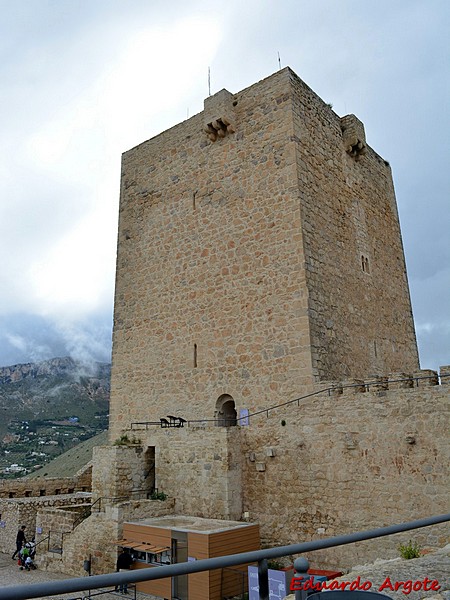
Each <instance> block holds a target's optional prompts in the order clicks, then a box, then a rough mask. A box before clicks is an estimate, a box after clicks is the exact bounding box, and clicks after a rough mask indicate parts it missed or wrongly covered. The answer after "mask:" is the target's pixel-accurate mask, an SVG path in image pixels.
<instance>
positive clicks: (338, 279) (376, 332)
mask: <svg viewBox="0 0 450 600" xmlns="http://www.w3.org/2000/svg"><path fill="white" fill-rule="evenodd" d="M291 85H292V102H293V120H294V132H295V135H294V139H295V141H296V158H297V169H298V190H299V198H300V204H301V209H302V210H301V212H302V217H301V221H302V223H301V226H302V230H303V239H304V248H305V250H304V252H305V265H306V283H307V287H308V298H309V317H310V325H311V345H312V355H313V358H312V361H313V367H314V374H315V376H316V378H317V379H323V380H326V379H334V378H344V377H367V376H369V375H372V374H376V373H389V372H394V371H399V370H400V369H405V370H415V369H418V368H419V362H418V353H417V346H416V338H415V332H414V323H413V318H412V309H411V303H410V298H409V290H408V282H407V277H406V266H405V260H404V254H403V246H402V240H401V234H400V226H399V221H398V214H397V206H396V200H395V194H394V189H393V182H392V176H391V171H390V167H389V165H388V163H386V161H384V160H383V159H382V158H381V157H380V156H378V155H377V154H376V153H375V152H374V151H373V150H372V149H371V148H370V147H369V146H367V145H366V143H365V135H364V126H363V124H362V123H361V122H360V121H358V120H357V119H356V117H354V116H353V115H348V116H347V117H344V118H342V119H340V118H339V117H338V116H337V115H336V113H334V112H333V110H332V109H331V107H330V106H329V105H327V104H326V103H325V102H324V101H323V100H321V99H320V98H319V97H318V96H317V95H316V94H315V93H314V92H313V91H312V90H311V89H310V88H308V86H307V85H306V84H305V83H303V82H302V81H301V80H300V79H299V78H298V77H297V76H296V75H295V74H294V73H291ZM352 126H354V127H355V128H356V133H355V140H354V141H356V140H357V139H360V145H361V146H362V148H361V150H362V152H363V153H362V154H360V155H356V156H355V155H353V154H350V153H349V152H348V146H346V144H345V140H346V131H347V130H348V128H350V127H352ZM346 127H347V129H345V128H346ZM343 130H344V131H343ZM358 130H359V131H358Z"/></svg>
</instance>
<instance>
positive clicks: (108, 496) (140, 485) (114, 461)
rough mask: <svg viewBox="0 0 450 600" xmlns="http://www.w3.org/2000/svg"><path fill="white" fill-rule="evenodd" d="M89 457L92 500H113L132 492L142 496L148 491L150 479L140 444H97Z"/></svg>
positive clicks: (123, 497) (132, 494)
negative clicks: (91, 460) (91, 467)
mask: <svg viewBox="0 0 450 600" xmlns="http://www.w3.org/2000/svg"><path fill="white" fill-rule="evenodd" d="M93 460H94V465H95V468H94V471H93V475H92V493H93V500H94V502H96V500H97V499H98V498H102V503H103V504H104V503H105V502H106V503H110V502H111V501H113V502H117V501H118V500H119V499H122V500H124V499H126V498H132V497H133V496H134V495H137V496H138V497H144V498H145V497H146V494H147V493H150V492H151V491H152V488H153V481H151V482H149V481H148V473H147V472H146V464H145V455H144V451H143V448H142V446H141V445H139V446H138V445H134V446H97V447H95V448H94V451H93Z"/></svg>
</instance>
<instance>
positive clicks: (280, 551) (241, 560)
mask: <svg viewBox="0 0 450 600" xmlns="http://www.w3.org/2000/svg"><path fill="white" fill-rule="evenodd" d="M448 521H450V513H447V514H444V515H437V516H434V517H427V518H424V519H418V520H416V521H409V522H407V523H400V524H397V525H388V526H387V527H381V528H378V529H371V530H367V531H359V532H356V533H350V534H346V535H340V536H335V537H331V538H327V539H321V540H315V541H312V542H303V543H301V544H291V545H289V546H279V547H278V548H266V549H265V550H254V551H252V552H243V553H240V554H231V555H228V556H220V557H218V558H207V559H202V560H196V561H192V562H184V563H178V564H174V565H167V566H163V567H154V568H148V569H137V570H135V571H129V572H122V573H109V574H107V575H93V576H92V577H89V578H86V577H83V578H77V579H65V580H59V581H49V582H45V583H36V584H32V585H18V586H8V587H4V588H2V589H0V600H26V599H29V598H40V597H42V596H53V595H58V594H67V593H70V592H79V591H82V590H86V589H89V590H93V589H99V588H101V587H107V586H116V585H119V584H121V583H125V582H126V583H138V582H140V581H153V580H154V579H165V578H167V577H176V576H179V575H188V574H190V573H200V572H202V571H211V570H213V569H221V568H224V567H233V566H236V565H242V564H247V563H253V562H259V563H261V562H262V561H264V560H268V559H271V558H280V557H282V556H289V555H292V554H302V553H304V552H312V551H314V550H321V549H323V548H332V547H334V546H343V545H345V544H352V543H354V542H361V541H364V540H370V539H373V538H378V537H384V536H386V535H392V534H394V533H401V532H403V531H410V530H411V529H419V528H421V527H429V526H430V525H437V524H439V523H445V522H448ZM266 582H267V570H266Z"/></svg>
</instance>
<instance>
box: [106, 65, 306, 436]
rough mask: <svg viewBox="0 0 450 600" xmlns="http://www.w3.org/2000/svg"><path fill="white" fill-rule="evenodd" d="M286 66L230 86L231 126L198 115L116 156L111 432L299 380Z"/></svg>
mask: <svg viewBox="0 0 450 600" xmlns="http://www.w3.org/2000/svg"><path fill="white" fill-rule="evenodd" d="M289 73H290V72H289V70H283V71H280V73H279V74H277V75H276V76H273V77H271V78H268V79H267V80H265V81H264V82H261V83H260V84H257V85H255V86H252V87H251V88H248V89H247V90H244V91H242V92H240V93H239V94H235V95H234V96H232V98H233V102H232V108H233V111H234V117H233V118H234V120H235V122H234V124H233V125H234V127H235V133H228V132H227V133H224V134H223V135H224V137H223V138H220V137H219V138H218V139H217V140H216V141H215V142H213V141H212V140H211V139H210V137H209V134H207V133H205V131H204V117H203V115H202V114H199V115H196V116H195V117H192V118H191V119H189V120H187V121H185V122H184V123H182V124H180V125H177V126H176V127H173V128H172V129H170V130H168V131H166V132H164V133H163V134H161V135H160V136H157V137H155V138H153V139H151V140H149V141H147V142H144V143H143V144H141V145H140V146H138V147H136V148H134V149H132V150H130V151H129V152H127V153H125V154H124V156H123V164H122V184H121V203H120V222H119V241H118V261H117V279H116V297H115V324H114V339H113V368H112V390H111V418H110V432H111V440H114V439H115V438H117V437H118V436H119V435H120V433H121V432H122V431H123V430H126V429H128V428H129V426H130V423H131V422H136V421H154V420H158V419H159V418H160V417H164V416H165V415H166V414H174V415H180V416H182V417H184V418H189V417H190V416H191V415H192V414H193V413H196V414H198V413H201V414H202V415H203V416H204V417H209V418H213V417H214V414H215V411H216V408H217V407H216V402H217V400H218V398H219V397H220V396H221V395H223V394H230V395H231V396H232V397H233V399H234V400H235V403H236V406H237V408H238V411H239V409H241V408H250V409H252V408H255V407H256V406H258V405H260V403H261V401H262V400H263V399H264V400H265V399H266V398H267V397H268V395H270V394H273V393H274V392H276V393H277V395H278V396H281V397H285V396H287V395H290V394H292V393H297V392H298V390H299V389H301V388H302V387H304V386H307V385H310V383H311V374H312V373H311V358H310V337H309V325H308V301H307V297H306V289H305V273H304V257H303V241H302V227H301V214H300V203H299V199H298V189H297V188H298V185H297V165H296V156H295V143H294V141H293V140H292V133H293V128H292V100H291V94H290V75H289ZM222 100H223V98H222V96H221V94H219V95H218V99H217V103H216V105H215V97H211V98H209V99H208V103H207V104H208V110H207V113H208V115H209V116H208V117H205V118H206V119H210V118H212V117H211V115H212V114H214V111H216V112H217V113H220V112H221V111H223V110H224V109H223V103H222ZM233 105H234V106H233ZM219 117H220V114H217V118H219ZM213 121H214V119H213ZM211 122H212V121H211ZM221 122H222V121H221ZM221 131H222V132H223V131H224V130H223V129H221ZM211 135H212V137H214V134H211ZM131 365H133V368H131ZM150 382H151V383H150Z"/></svg>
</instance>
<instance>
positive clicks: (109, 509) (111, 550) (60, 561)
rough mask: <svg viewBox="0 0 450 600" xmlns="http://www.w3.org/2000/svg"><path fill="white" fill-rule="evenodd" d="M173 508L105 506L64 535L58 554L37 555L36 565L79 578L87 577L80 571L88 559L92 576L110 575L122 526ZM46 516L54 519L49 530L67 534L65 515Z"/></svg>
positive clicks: (142, 503) (151, 503)
mask: <svg viewBox="0 0 450 600" xmlns="http://www.w3.org/2000/svg"><path fill="white" fill-rule="evenodd" d="M173 509H174V500H173V499H172V500H171V499H167V500H165V501H164V502H161V501H159V500H135V501H129V502H122V503H120V504H115V505H111V504H110V505H106V506H105V507H104V510H101V511H98V512H97V511H96V512H93V513H92V514H91V515H90V516H89V517H88V518H87V519H86V520H84V521H82V522H81V523H80V524H79V525H78V526H77V527H76V528H75V529H73V531H71V532H70V533H67V534H65V535H64V537H63V545H62V549H63V552H62V554H61V555H59V554H53V553H40V555H39V566H40V568H44V569H49V570H52V571H57V572H61V573H66V574H68V575H72V576H74V577H81V576H83V575H86V572H85V571H84V569H83V564H84V561H85V560H90V561H91V575H100V574H102V573H112V572H114V571H115V570H116V561H117V555H118V551H119V547H118V546H117V543H116V542H117V541H118V540H119V539H122V537H123V533H122V532H123V523H124V522H126V521H133V520H139V519H145V518H152V517H159V516H163V515H168V514H172V513H173ZM59 512H62V511H59ZM49 517H50V518H52V519H53V522H52V524H51V525H52V527H55V525H56V523H58V524H59V525H58V526H59V527H60V528H63V527H66V529H65V530H67V531H69V529H68V528H67V527H68V524H67V523H64V518H65V517H64V515H61V514H60V515H57V514H56V513H55V512H54V513H53V514H52V515H50V514H49ZM55 519H56V522H55ZM61 519H62V520H61ZM47 525H50V523H47ZM47 529H48V527H47Z"/></svg>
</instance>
